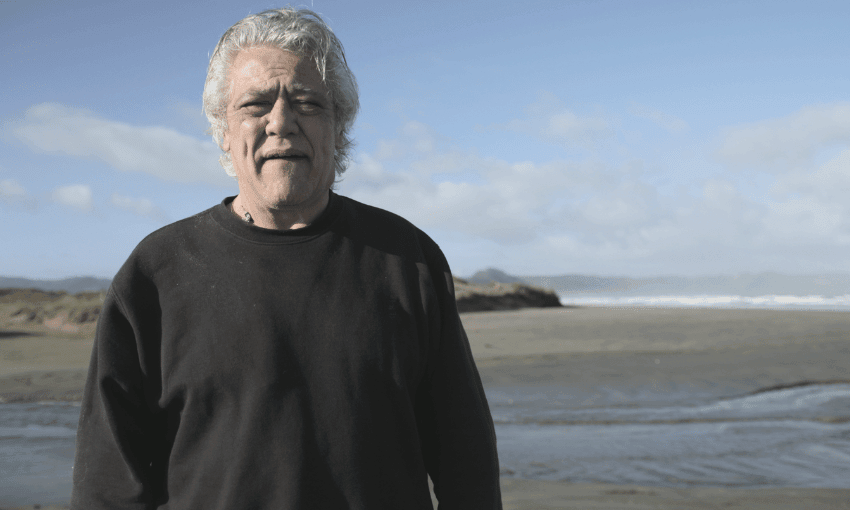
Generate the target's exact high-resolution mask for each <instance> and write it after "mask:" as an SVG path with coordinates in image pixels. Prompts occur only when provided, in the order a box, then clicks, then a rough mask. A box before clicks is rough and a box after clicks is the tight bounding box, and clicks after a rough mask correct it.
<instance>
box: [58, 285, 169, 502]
mask: <svg viewBox="0 0 850 510" xmlns="http://www.w3.org/2000/svg"><path fill="white" fill-rule="evenodd" d="M113 285H114V284H113ZM138 337H139V329H138V328H137V327H134V324H133V323H132V319H131V317H130V316H129V314H127V313H126V311H125V307H124V306H123V305H122V303H121V301H120V299H119V298H118V296H117V295H116V293H115V291H114V286H113V288H110V291H109V293H108V294H107V297H106V299H105V301H104V304H103V308H102V311H101V314H100V318H99V321H98V326H97V332H96V335H95V342H94V348H93V350H92V357H91V364H90V365H89V372H88V378H87V380H86V387H85V391H84V395H83V402H82V406H81V410H80V422H79V427H78V429H77V450H76V457H75V460H74V474H73V490H72V494H71V508H72V509H74V510H99V509H104V510H106V509H110V510H117V509H147V508H153V507H154V501H155V496H156V491H155V488H154V481H155V480H156V478H157V477H156V476H155V474H154V473H155V471H156V467H157V464H158V462H157V458H156V457H157V455H156V452H157V451H159V450H161V448H160V447H158V445H160V444H161V442H159V441H156V439H155V437H154V436H155V435H156V434H155V432H154V431H156V430H157V428H158V427H157V426H156V423H155V418H154V416H155V414H154V413H152V412H151V410H150V407H151V406H150V405H149V399H147V398H146V397H145V387H144V384H143V382H144V375H143V369H142V364H141V361H140V353H141V352H142V350H141V349H140V341H139V338H138Z"/></svg>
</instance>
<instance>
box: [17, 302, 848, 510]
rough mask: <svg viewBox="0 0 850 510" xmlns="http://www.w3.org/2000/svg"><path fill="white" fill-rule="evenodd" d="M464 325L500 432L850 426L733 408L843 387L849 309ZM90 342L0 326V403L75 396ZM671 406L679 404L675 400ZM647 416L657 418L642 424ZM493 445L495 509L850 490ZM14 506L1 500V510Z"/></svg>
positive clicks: (492, 320) (731, 503) (666, 503)
mask: <svg viewBox="0 0 850 510" xmlns="http://www.w3.org/2000/svg"><path fill="white" fill-rule="evenodd" d="M462 318H463V322H464V325H465V328H466V330H467V334H468V336H469V341H470V346H471V349H472V352H473V355H474V356H475V358H476V361H477V364H478V368H479V372H480V374H481V378H482V382H483V384H484V387H485V391H487V393H488V400H489V401H490V402H491V409H492V410H493V414H494V421H495V422H496V425H497V432H499V431H501V432H502V433H503V434H507V433H508V432H509V431H510V430H514V428H516V427H522V426H533V427H537V428H538V429H540V430H548V429H546V427H544V425H551V427H549V428H550V429H552V430H555V429H557V430H560V431H568V432H570V433H573V432H574V431H576V430H579V429H582V427H583V426H584V425H585V423H584V422H582V421H581V420H583V419H584V418H582V417H583V416H585V415H584V414H581V413H585V412H586V411H587V409H591V410H594V409H597V408H595V407H593V406H590V407H588V406H587V405H585V404H586V403H587V402H597V401H598V402H601V403H603V404H604V405H602V404H600V406H601V407H599V409H603V410H604V412H605V413H608V414H605V415H604V416H602V417H601V418H600V416H601V415H593V416H592V417H591V418H587V421H588V423H590V425H589V426H591V427H593V428H592V430H594V431H597V432H595V433H599V432H598V431H599V430H608V429H605V428H604V427H603V425H606V424H612V425H614V426H619V424H620V422H622V423H625V424H627V425H628V426H630V427H634V423H635V420H637V423H639V424H641V426H650V425H651V426H654V427H660V426H664V427H671V429H670V430H675V429H676V428H677V427H678V428H681V426H692V425H694V424H696V425H695V426H714V425H713V424H714V423H715V422H719V421H723V422H724V426H726V423H727V422H728V421H729V416H733V417H734V419H735V420H736V421H735V422H734V423H733V424H737V425H735V426H751V423H755V424H756V425H760V424H763V423H767V424H768V425H770V426H771V427H774V428H775V427H776V426H777V425H776V424H782V425H783V426H785V425H784V424H786V422H788V420H797V421H799V422H801V423H802V422H805V423H806V424H807V425H806V426H809V425H808V424H814V425H816V426H819V427H820V426H823V427H827V428H828V427H843V426H846V424H847V423H848V422H850V410H847V409H846V407H835V406H833V407H829V406H828V405H826V404H823V405H821V406H820V407H818V408H817V411H816V412H815V411H812V412H811V413H812V414H811V415H810V416H809V415H806V416H805V419H798V418H799V417H797V416H787V417H786V416H784V415H781V414H777V413H784V412H787V410H786V409H785V408H783V409H781V410H775V409H774V410H770V409H768V411H763V414H760V415H759V416H758V417H757V418H752V417H749V416H748V415H746V414H741V413H745V412H749V411H748V409H749V407H746V406H745V408H743V410H736V409H735V407H734V404H735V402H738V401H742V402H745V403H747V404H746V405H747V406H750V404H749V403H748V402H750V400H746V399H748V398H750V399H752V398H760V396H761V395H776V394H777V392H776V391H774V390H783V391H784V389H785V388H791V390H788V391H796V390H795V389H796V388H800V391H806V390H807V388H808V387H818V388H830V387H835V388H839V387H840V388H843V387H845V386H846V385H847V384H848V383H850V368H848V363H847V360H850V313H847V312H830V311H796V310H753V309H706V308H676V309H673V308H652V307H623V308H604V307H577V308H571V307H564V308H549V309H524V310H514V311H498V312H474V313H465V314H462ZM85 328H90V326H85ZM91 334H92V330H91V329H86V330H83V329H81V328H77V329H76V330H75V331H71V330H70V329H68V328H65V330H62V328H61V327H57V328H53V329H51V328H45V327H41V326H39V327H36V326H25V325H17V326H16V325H15V324H12V323H8V322H7V323H5V324H3V329H2V333H0V397H2V398H3V401H4V402H6V403H18V404H23V403H32V402H43V401H66V402H74V401H78V400H79V398H80V395H81V392H82V387H83V383H84V380H85V370H86V367H87V364H88V358H89V355H90V350H91ZM830 385H832V386H830ZM553 388H556V389H557V390H556V391H557V395H559V397H558V398H560V399H561V400H562V401H563V402H564V405H563V406H561V407H558V408H554V407H552V405H550V404H551V402H549V401H548V399H544V400H545V401H533V400H529V401H528V402H525V403H524V404H523V406H525V407H522V408H521V411H522V412H523V413H526V415H523V416H527V413H528V412H533V413H536V414H533V416H534V423H533V424H531V425H527V424H525V423H524V422H522V419H521V418H517V416H520V414H521V413H520V414H517V413H519V411H517V409H518V408H517V407H516V403H514V399H517V398H519V397H517V395H526V394H529V395H532V394H545V395H549V394H554V393H551V392H552V391H555V390H553ZM547 391H548V392H550V393H546V392H547ZM524 392H525V393H524ZM535 392H537V393H535ZM540 392H543V393H540ZM778 393H782V392H781V391H779V392H778ZM681 395H695V396H696V397H693V398H704V399H705V401H706V402H715V401H717V400H720V401H723V402H727V401H728V402H731V404H730V405H729V406H726V407H727V408H728V409H726V408H724V409H720V410H718V409H719V408H717V406H714V407H712V408H711V409H710V410H709V411H705V412H704V413H708V414H694V415H693V417H688V416H691V415H682V414H677V415H663V414H659V413H660V411H658V409H668V408H670V406H671V404H669V402H668V400H665V399H669V401H670V402H673V401H674V400H675V399H680V396H681ZM752 395H755V396H756V397H752ZM807 395H809V394H807ZM638 397H640V398H650V399H655V400H656V401H658V402H660V403H659V404H657V405H655V404H653V405H652V406H649V407H648V408H647V409H648V411H647V409H644V408H640V409H635V404H634V402H635V401H636V399H637V398H638ZM689 398H690V397H689ZM795 398H798V399H799V398H801V397H795ZM807 398H809V400H811V399H812V398H813V397H811V396H810V395H809V397H807ZM819 398H820V397H819ZM594 399H596V400H594ZM617 399H620V401H617ZM736 399H737V400H736ZM741 399H743V400H741ZM762 400H763V399H762ZM762 400H758V402H762ZM775 400H776V399H774V400H773V401H771V402H774V401H775ZM509 401H510V405H509V404H508V402H509ZM529 402H531V403H529ZM612 402H613V404H612ZM676 402H678V404H677V405H679V406H680V407H681V406H682V405H681V401H676ZM824 402H825V401H824ZM579 404H582V405H579ZM614 404H616V405H614ZM712 405H714V404H712ZM535 406H537V407H535ZM541 406H543V407H541ZM546 406H549V407H546ZM665 406H666V407H665ZM529 409H531V411H529ZM730 409H731V410H730ZM686 410H687V409H686ZM638 411H640V412H641V413H644V414H641V417H639V418H633V417H629V416H631V415H629V414H628V413H634V412H638ZM594 412H597V411H594ZM599 412H602V411H599ZM647 412H651V413H655V414H651V413H650V414H648V415H647V414H646V413H647ZM665 412H666V411H665ZM688 412H691V411H690V410H688ZM693 412H694V413H696V411H693ZM699 412H703V411H699ZM801 412H802V411H801ZM618 413H619V414H618ZM624 413H625V414H624ZM711 413H714V414H711ZM717 413H721V414H717ZM722 413H738V414H734V415H728V414H722ZM764 413H767V414H764ZM770 413H774V414H770ZM645 415H646V416H649V418H646V417H645ZM656 415H657V417H656ZM623 416H625V418H624V417H623ZM671 416H672V417H671ZM682 416H685V417H686V418H682ZM765 416H766V417H767V418H765ZM801 416H802V415H801ZM724 420H725V421H724ZM771 420H773V421H771ZM591 422H592V423H591ZM541 424H542V425H541ZM706 424H708V425H706ZM795 426H796V425H795ZM558 427H560V428H558ZM600 427H601V428H600ZM609 429H611V427H609ZM522 430H525V429H522ZM535 430H537V429H535ZM612 430H613V429H612ZM842 430H843V429H842ZM559 433H560V432H559ZM594 437H595V436H594ZM612 444H614V443H612ZM602 446H603V447H604V445H602ZM499 447H500V459H501V458H502V457H503V454H502V448H503V447H504V448H505V455H504V457H505V458H506V459H509V461H510V465H506V466H505V467H504V468H503V475H504V476H503V478H502V489H503V498H504V502H505V508H506V509H520V508H521V509H550V508H551V509H554V508H610V509H620V508H630V509H631V508H634V509H638V508H660V509H668V508H669V509H673V508H682V509H685V508H694V509H703V508H705V509H708V508H753V509H760V508H765V509H767V508H771V509H786V508H787V509H792V508H794V509H798V508H799V509H804V508H823V509H832V508H835V509H838V508H850V488H848V486H847V485H843V486H840V488H836V487H835V486H834V485H835V484H834V483H833V482H831V481H829V480H825V481H821V482H818V480H816V479H809V480H808V481H806V485H807V486H777V484H780V485H781V483H782V482H781V481H780V482H776V481H770V480H767V481H765V482H763V483H762V482H759V480H761V478H758V477H756V475H758V473H756V475H753V476H752V477H751V478H750V480H755V481H750V482H747V483H742V484H736V483H727V482H723V483H720V484H718V486H711V484H710V483H707V484H704V483H702V482H703V480H700V479H699V476H698V475H694V476H693V478H692V479H690V480H685V481H683V480H684V478H682V476H681V474H677V475H676V477H675V478H674V479H673V480H674V481H673V482H671V483H670V484H669V486H665V484H664V483H656V482H652V483H649V484H623V483H598V482H594V480H595V479H597V478H598V479H601V480H603V481H604V480H605V479H606V478H605V476H607V475H605V474H604V473H603V474H601V475H600V474H589V475H586V476H584V475H582V476H578V475H577V476H572V475H570V476H569V477H568V478H569V481H564V480H560V479H547V478H557V477H558V476H560V474H559V473H563V472H566V471H563V470H564V469H567V468H565V467H563V466H561V465H558V464H557V463H556V462H554V461H552V462H550V461H549V460H546V459H542V458H541V459H536V460H534V459H532V461H531V462H526V461H524V460H522V459H514V460H510V455H511V454H510V448H511V439H510V437H509V436H508V435H505V436H504V439H503V436H500V445H499ZM829 455H832V456H833V457H830V458H832V459H833V461H835V462H844V463H845V464H848V462H846V460H842V458H837V460H835V455H839V456H840V455H843V454H841V453H838V454H836V453H834V452H832V453H830V454H829ZM724 462H728V460H727V461H724ZM742 462H743V461H742ZM528 465H534V466H538V465H540V466H543V465H545V466H546V469H548V470H549V471H546V470H541V471H539V473H543V474H540V475H534V476H533V478H535V479H529V478H530V477H524V476H522V475H523V474H524V473H527V472H529V471H528ZM559 469H560V470H561V471H558V470H559ZM830 469H833V468H830ZM694 472H698V471H694ZM546 473H551V474H549V475H547V474H546ZM612 476H613V475H612ZM618 476H619V475H618ZM758 476H762V477H763V475H758ZM594 477H596V478H594ZM617 479H619V478H617ZM791 479H792V480H793V479H794V478H791ZM760 484H761V485H760ZM792 485H793V484H792ZM798 485H799V484H798ZM33 503H35V502H33ZM40 503H41V504H43V505H46V504H48V503H58V504H62V503H63V501H56V502H51V501H48V500H42V501H40ZM4 504H5V505H6V506H5V507H4V506H3V505H4ZM13 507H15V506H11V505H9V504H7V503H6V502H4V501H2V499H0V508H13ZM17 507H20V505H18V506H17ZM21 508H34V507H33V506H32V505H30V506H25V507H21ZM42 508H48V507H47V506H43V507H42Z"/></svg>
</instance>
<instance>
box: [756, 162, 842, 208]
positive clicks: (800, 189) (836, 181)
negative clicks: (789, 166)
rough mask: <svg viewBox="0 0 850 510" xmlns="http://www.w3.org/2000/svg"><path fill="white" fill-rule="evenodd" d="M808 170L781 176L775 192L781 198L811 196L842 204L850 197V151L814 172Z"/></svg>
mask: <svg viewBox="0 0 850 510" xmlns="http://www.w3.org/2000/svg"><path fill="white" fill-rule="evenodd" d="M806 170H807V169H806ZM806 170H804V171H797V172H788V173H786V174H784V175H781V176H779V177H778V179H777V182H776V185H775V186H774V188H773V191H774V192H775V193H777V194H778V195H780V196H782V195H800V194H811V195H812V196H814V197H817V198H818V199H819V200H823V201H837V202H841V203H844V202H845V201H846V200H847V197H848V196H850V149H847V150H843V151H841V152H839V153H838V154H836V155H835V156H834V157H833V158H832V159H830V160H829V161H827V162H826V163H824V164H823V165H821V166H820V167H819V168H818V169H817V170H815V171H813V172H812V171H806Z"/></svg>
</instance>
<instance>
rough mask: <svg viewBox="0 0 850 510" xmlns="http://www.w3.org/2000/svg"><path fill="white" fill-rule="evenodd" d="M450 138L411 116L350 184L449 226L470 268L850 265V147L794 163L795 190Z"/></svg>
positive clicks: (654, 270) (668, 270)
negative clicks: (473, 147)
mask: <svg viewBox="0 0 850 510" xmlns="http://www.w3.org/2000/svg"><path fill="white" fill-rule="evenodd" d="M448 145H449V144H448V143H447V142H446V141H445V140H444V139H442V138H441V137H440V136H439V135H438V134H435V133H434V132H433V131H432V130H430V129H428V128H427V126H421V125H419V126H405V127H404V128H403V129H401V130H400V132H399V136H398V137H397V138H396V139H393V140H385V144H384V145H383V147H390V146H392V147H393V149H392V150H383V149H381V150H378V151H376V153H374V154H362V153H361V154H360V155H359V157H358V159H357V161H356V163H355V164H354V165H352V168H351V169H350V170H349V171H348V173H346V177H345V180H344V181H343V182H342V183H341V186H340V192H341V193H343V194H345V195H348V196H351V197H352V198H354V199H357V200H360V201H363V202H366V203H369V204H372V205H375V206H378V207H382V208H385V209H388V210H391V211H393V212H396V213H398V214H400V215H402V216H403V217H405V218H407V219H409V220H411V221H412V222H413V223H414V224H416V225H418V226H420V227H421V228H423V229H425V230H426V231H427V232H429V233H432V234H433V233H435V232H436V233H438V234H440V236H442V239H451V243H452V244H451V245H449V246H447V248H448V250H447V254H449V253H448V252H449V251H452V250H454V255H451V254H449V255H450V256H454V257H455V258H456V260H464V264H466V265H464V266H460V267H459V268H457V269H456V270H459V274H466V273H471V272H472V271H474V270H476V269H480V268H481V267H486V266H488V265H490V266H497V267H503V268H505V269H508V270H511V269H512V268H517V267H538V268H540V267H545V268H549V269H546V270H541V271H540V272H543V273H547V272H548V273H552V272H559V271H563V272H582V271H590V272H596V273H600V272H601V273H609V274H612V273H613V274H675V273H682V272H685V273H695V272H696V273H703V274H706V273H728V272H733V273H734V272H740V271H763V270H785V271H791V272H794V271H809V270H811V271H820V270H825V269H826V270H850V263H847V262H844V258H839V257H836V256H835V255H834V252H835V250H836V249H837V247H841V246H844V244H843V243H845V242H847V243H850V204H848V205H847V206H844V205H843V202H844V197H846V196H847V193H850V151H846V153H845V152H843V153H841V154H839V155H837V156H836V157H835V158H833V160H830V161H829V162H827V163H826V164H824V165H823V166H822V167H821V168H820V169H819V170H818V171H817V172H814V173H807V174H800V175H797V176H796V177H795V178H796V179H798V180H797V181H794V182H793V183H792V181H791V180H790V179H791V177H790V176H787V178H788V179H789V180H788V181H787V183H786V186H792V185H793V186H794V187H796V188H797V192H796V195H788V196H786V195H783V194H781V193H778V192H774V193H773V195H771V192H770V182H767V183H761V184H758V185H756V186H755V188H754V187H753V186H754V185H753V183H748V182H737V181H734V180H730V179H729V178H719V177H713V178H710V179H708V178H703V177H701V176H700V175H698V174H694V175H693V176H692V178H691V180H690V181H689V182H688V184H689V186H685V187H683V188H681V189H679V190H671V189H669V188H666V189H665V191H664V192H663V193H662V191H661V189H662V188H660V187H658V186H656V185H654V184H652V183H651V181H648V180H645V179H644V178H645V177H646V178H649V179H651V178H652V174H647V173H644V171H643V170H642V168H643V167H644V166H646V165H643V164H642V163H641V162H640V161H630V162H629V163H626V164H618V165H613V164H609V163H605V162H602V161H599V160H598V159H592V160H584V161H563V160H560V161H549V162H545V163H533V162H522V161H518V162H511V161H504V160H498V159H494V158H485V157H481V156H479V155H477V154H476V153H475V152H474V151H462V150H459V149H456V148H450V147H448ZM435 169H439V170H435ZM789 175H790V174H789ZM801 179H802V180H801ZM759 186H760V187H759ZM689 190H694V191H689ZM742 190H746V192H745V191H742ZM801 193H802V194H803V195H804V196H797V195H800V194H801ZM444 247H445V246H444ZM470 250H477V252H476V253H479V255H478V257H481V258H480V260H479V261H478V262H475V261H473V260H472V258H471V256H470V255H467V253H469V252H470ZM450 260H452V259H450ZM468 266H471V267H468ZM527 273H528V272H527V271H526V274H527Z"/></svg>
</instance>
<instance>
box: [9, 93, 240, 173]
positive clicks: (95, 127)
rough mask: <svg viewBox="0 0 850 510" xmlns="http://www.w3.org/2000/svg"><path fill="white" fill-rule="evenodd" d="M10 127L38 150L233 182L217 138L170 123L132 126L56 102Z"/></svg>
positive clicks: (137, 169) (115, 165)
mask: <svg viewBox="0 0 850 510" xmlns="http://www.w3.org/2000/svg"><path fill="white" fill-rule="evenodd" d="M6 127H7V129H9V130H10V131H11V132H12V133H13V134H14V135H15V136H16V137H17V138H18V139H20V140H22V141H23V142H25V143H26V144H27V145H29V146H30V147H31V148H32V149H33V150H36V151H43V152H61V153H64V154H68V155H69V156H75V157H83V158H93V159H97V160H100V161H103V162H105V163H107V164H108V165H110V166H112V167H113V168H115V169H117V170H121V171H125V172H141V173H146V174H149V175H153V176H155V177H158V178H160V179H163V180H166V181H177V182H202V183H208V184H214V185H218V186H225V187H232V186H233V179H232V178H230V177H228V176H227V175H226V174H225V173H224V170H223V169H222V168H221V166H219V164H218V156H219V154H220V152H221V151H220V150H219V148H218V147H216V145H215V144H214V143H213V142H212V141H205V140H199V139H197V138H193V137H191V136H187V135H184V134H182V133H179V132H177V131H175V130H173V129H171V128H165V127H158V126H133V125H130V124H126V123H123V122H116V121H112V120H107V119H102V118H99V117H97V116H96V115H95V114H94V113H92V112H89V111H87V110H82V109H76V108H70V107H67V106H63V105H60V104H56V103H43V104H39V105H36V106H33V107H31V108H29V109H28V110H27V111H26V113H25V115H24V118H23V119H22V120H20V121H17V122H12V123H8V124H7V126H6Z"/></svg>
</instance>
